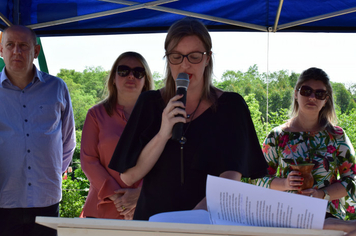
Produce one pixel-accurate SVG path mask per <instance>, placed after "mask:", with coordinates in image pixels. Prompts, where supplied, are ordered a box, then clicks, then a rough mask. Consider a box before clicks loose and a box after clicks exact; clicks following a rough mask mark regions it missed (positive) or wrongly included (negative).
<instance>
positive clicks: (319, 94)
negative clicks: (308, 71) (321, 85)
mask: <svg viewBox="0 0 356 236" xmlns="http://www.w3.org/2000/svg"><path fill="white" fill-rule="evenodd" d="M298 90H299V92H300V95H302V96H304V97H310V95H312V93H314V95H315V98H316V99H319V100H325V98H326V97H327V96H328V92H327V91H325V90H323V89H316V90H314V89H312V88H311V87H309V86H306V85H303V86H302V87H300V88H299V89H298Z"/></svg>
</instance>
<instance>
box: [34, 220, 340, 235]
mask: <svg viewBox="0 0 356 236" xmlns="http://www.w3.org/2000/svg"><path fill="white" fill-rule="evenodd" d="M36 222H37V223H39V224H42V225H45V226H48V227H51V228H54V229H57V231H58V235H59V236H68V235H73V236H84V235H85V236H92V235H93V236H94V235H95V236H97V235H99V236H101V235H105V236H118V235H119V236H120V235H122V236H183V235H184V236H201V235H209V236H218V235H225V236H226V235H263V236H269V235H278V236H282V235H285V236H293V235H295V236H299V235H301V236H317V235H318V236H320V235H322V236H324V235H325V236H343V235H344V233H343V232H342V231H335V230H316V229H293V228H271V227H253V226H230V225H203V224H178V223H157V222H147V221H125V220H108V219H94V218H57V217H37V218H36Z"/></svg>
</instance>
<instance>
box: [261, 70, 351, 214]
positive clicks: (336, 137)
mask: <svg viewBox="0 0 356 236" xmlns="http://www.w3.org/2000/svg"><path fill="white" fill-rule="evenodd" d="M292 108H293V110H292V114H291V119H290V120H288V121H287V122H286V123H285V124H283V125H281V126H278V127H276V128H274V129H273V130H272V131H271V132H270V134H269V135H268V136H267V138H266V139H265V141H264V143H263V154H264V156H265V158H266V161H267V162H268V165H269V167H268V173H269V175H268V176H266V177H264V178H262V179H258V181H257V185H259V186H263V187H266V188H271V189H275V190H280V191H288V192H296V193H300V194H303V195H308V196H311V197H316V198H321V199H326V200H328V201H329V203H328V209H327V215H326V217H337V218H340V219H350V218H353V217H350V216H352V215H353V216H355V207H356V203H355V200H356V194H355V186H356V165H355V151H354V148H353V147H352V144H351V142H350V140H349V138H348V137H347V135H346V133H345V131H344V130H343V129H342V128H340V127H338V126H335V123H336V113H335V108H334V102H333V93H332V87H331V85H330V81H329V77H328V75H327V74H326V73H325V72H324V71H323V70H321V69H318V68H309V69H307V70H305V71H304V72H303V73H302V74H301V75H300V77H299V79H298V81H297V84H296V86H295V93H294V99H293V103H292ZM283 159H290V161H289V162H288V160H287V161H284V160H283ZM294 160H296V161H297V162H298V163H308V162H311V163H313V164H315V165H314V168H313V170H312V174H313V177H314V186H313V187H312V188H310V189H305V190H301V185H302V183H303V178H302V177H301V176H300V172H299V171H292V170H291V169H290V166H289V164H287V163H290V162H293V163H294Z"/></svg>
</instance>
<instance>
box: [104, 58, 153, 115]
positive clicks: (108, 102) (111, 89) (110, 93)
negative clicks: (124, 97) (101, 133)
mask: <svg viewBox="0 0 356 236" xmlns="http://www.w3.org/2000/svg"><path fill="white" fill-rule="evenodd" d="M128 57H133V58H136V59H137V60H138V61H139V62H140V63H141V64H142V66H143V68H144V69H145V73H146V75H145V84H144V86H143V88H142V91H141V92H144V91H148V90H152V89H153V88H154V82H153V76H152V73H151V70H150V68H149V66H148V64H147V61H146V60H145V58H144V57H143V56H142V55H141V54H139V53H137V52H124V53H122V54H121V55H120V56H119V57H118V58H117V59H116V60H115V62H114V64H113V65H112V67H111V71H110V74H109V76H108V79H107V82H106V89H107V97H106V98H105V99H104V100H103V101H102V104H103V105H104V107H105V110H106V112H107V113H108V115H109V116H112V114H113V110H114V109H115V107H116V104H117V89H116V86H115V85H114V80H115V76H116V73H117V67H118V66H119V63H120V61H121V60H123V59H124V58H128Z"/></svg>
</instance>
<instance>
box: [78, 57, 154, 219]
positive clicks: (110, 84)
mask: <svg viewBox="0 0 356 236" xmlns="http://www.w3.org/2000/svg"><path fill="white" fill-rule="evenodd" d="M153 86H154V84H153V78H152V74H151V71H150V69H149V67H148V64H147V62H146V60H145V59H144V58H143V57H142V56H141V55H140V54H138V53H136V52H125V53H123V54H121V55H120V56H119V57H118V58H117V59H116V61H115V63H114V64H113V66H112V69H111V71H110V75H109V78H108V81H107V89H108V96H107V98H106V99H104V100H103V101H102V102H100V103H99V104H97V105H95V106H93V107H92V108H90V109H89V111H88V114H87V116H86V119H85V123H84V127H83V133H82V141H81V150H80V161H81V166H82V169H83V171H84V173H85V175H86V176H87V178H88V180H89V181H90V189H89V193H88V197H87V200H86V202H85V204H84V208H83V212H82V214H81V217H94V218H110V219H127V220H129V219H132V217H133V213H134V211H135V208H136V202H137V199H138V196H139V195H140V191H141V184H142V181H141V180H139V181H137V182H136V183H134V184H132V185H131V186H127V185H126V184H125V183H124V182H122V180H121V178H120V174H119V173H118V172H116V171H114V170H112V169H109V168H108V164H109V162H110V160H111V157H112V155H113V152H114V150H115V147H116V144H117V143H118V141H119V139H120V137H121V134H122V132H123V130H124V128H125V126H126V123H127V121H128V119H129V117H130V115H131V111H132V109H133V107H134V105H135V103H136V100H137V98H138V97H139V96H140V94H141V93H142V92H143V91H147V90H151V89H153Z"/></svg>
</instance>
